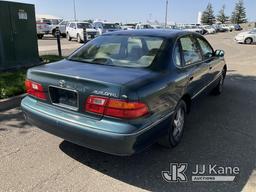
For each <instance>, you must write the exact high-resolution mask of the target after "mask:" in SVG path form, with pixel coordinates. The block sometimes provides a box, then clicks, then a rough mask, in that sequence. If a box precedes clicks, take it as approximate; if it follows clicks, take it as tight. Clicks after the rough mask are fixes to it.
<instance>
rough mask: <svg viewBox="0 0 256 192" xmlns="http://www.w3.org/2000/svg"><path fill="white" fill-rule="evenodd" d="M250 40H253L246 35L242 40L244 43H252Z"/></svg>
mask: <svg viewBox="0 0 256 192" xmlns="http://www.w3.org/2000/svg"><path fill="white" fill-rule="evenodd" d="M252 41H253V40H252V38H250V37H248V38H246V39H245V41H244V42H245V44H252Z"/></svg>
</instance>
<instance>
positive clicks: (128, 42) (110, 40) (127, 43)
mask: <svg viewBox="0 0 256 192" xmlns="http://www.w3.org/2000/svg"><path fill="white" fill-rule="evenodd" d="M163 41H164V39H162V38H159V37H147V36H124V35H110V36H100V37H98V38H96V39H94V40H92V41H90V42H89V43H87V44H86V45H84V47H82V48H81V49H79V50H78V51H77V52H75V53H74V54H73V55H71V56H70V57H69V60H74V61H81V62H86V63H92V64H102V65H114V66H123V67H148V66H150V65H151V64H152V63H153V61H154V59H155V58H156V56H157V54H158V53H159V51H160V48H161V46H162V44H163Z"/></svg>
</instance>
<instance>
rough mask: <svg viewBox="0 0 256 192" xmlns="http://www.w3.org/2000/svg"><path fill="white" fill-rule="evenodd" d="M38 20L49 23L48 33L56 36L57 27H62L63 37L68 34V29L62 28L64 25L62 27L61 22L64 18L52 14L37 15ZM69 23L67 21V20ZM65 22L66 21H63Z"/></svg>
mask: <svg viewBox="0 0 256 192" xmlns="http://www.w3.org/2000/svg"><path fill="white" fill-rule="evenodd" d="M36 20H37V21H38V22H39V23H44V24H47V25H48V32H47V33H46V34H52V35H53V36H56V28H57V27H59V28H60V32H61V35H62V36H63V37H65V36H66V29H64V30H62V28H63V27H60V25H59V24H60V23H62V22H63V19H62V18H59V17H56V16H52V15H37V16H36ZM65 22H66V23H67V21H65ZM63 24H64V23H63Z"/></svg>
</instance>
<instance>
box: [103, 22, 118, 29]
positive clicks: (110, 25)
mask: <svg viewBox="0 0 256 192" xmlns="http://www.w3.org/2000/svg"><path fill="white" fill-rule="evenodd" d="M103 28H104V29H120V26H119V25H118V24H115V23H104V24H103Z"/></svg>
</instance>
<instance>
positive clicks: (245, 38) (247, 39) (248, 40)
mask: <svg viewBox="0 0 256 192" xmlns="http://www.w3.org/2000/svg"><path fill="white" fill-rule="evenodd" d="M235 40H236V42H237V43H245V44H252V43H255V42H256V28H255V29H253V30H250V31H246V32H242V33H239V34H238V35H237V36H236V37H235Z"/></svg>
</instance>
